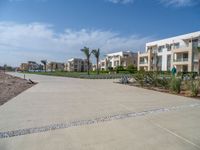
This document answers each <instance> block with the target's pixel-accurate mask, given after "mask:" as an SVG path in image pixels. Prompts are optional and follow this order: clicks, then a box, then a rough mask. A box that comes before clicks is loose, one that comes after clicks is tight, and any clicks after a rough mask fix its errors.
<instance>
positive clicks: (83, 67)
mask: <svg viewBox="0 0 200 150" xmlns="http://www.w3.org/2000/svg"><path fill="white" fill-rule="evenodd" d="M89 68H90V70H91V69H92V64H91V63H90V66H89ZM87 69H88V64H87V60H86V59H81V58H72V59H69V60H68V61H67V63H66V64H65V71H69V72H84V71H87Z"/></svg>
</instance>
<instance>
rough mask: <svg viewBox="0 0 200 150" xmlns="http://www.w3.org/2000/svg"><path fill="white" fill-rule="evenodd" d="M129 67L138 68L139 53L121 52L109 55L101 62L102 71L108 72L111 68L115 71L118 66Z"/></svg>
mask: <svg viewBox="0 0 200 150" xmlns="http://www.w3.org/2000/svg"><path fill="white" fill-rule="evenodd" d="M129 65H135V66H137V53H133V52H131V51H120V52H116V53H110V54H107V55H106V58H105V59H102V60H100V67H101V70H108V69H109V68H113V69H115V68H116V67H117V66H123V67H124V68H126V67H128V66H129Z"/></svg>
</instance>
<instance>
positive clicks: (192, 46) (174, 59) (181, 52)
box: [138, 31, 200, 73]
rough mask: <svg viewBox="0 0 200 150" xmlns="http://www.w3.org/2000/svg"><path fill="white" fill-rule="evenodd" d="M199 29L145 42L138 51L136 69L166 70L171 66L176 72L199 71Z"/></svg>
mask: <svg viewBox="0 0 200 150" xmlns="http://www.w3.org/2000/svg"><path fill="white" fill-rule="evenodd" d="M197 47H200V31H198V32H193V33H189V34H185V35H180V36H176V37H171V38H167V39H163V40H159V41H154V42H150V43H147V44H146V51H145V52H144V53H140V52H138V70H141V69H143V70H147V71H167V70H171V69H172V67H173V66H175V67H176V68H177V71H178V72H190V71H194V72H198V73H199V71H200V65H199V61H200V54H199V51H198V48H197Z"/></svg>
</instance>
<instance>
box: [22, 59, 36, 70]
mask: <svg viewBox="0 0 200 150" xmlns="http://www.w3.org/2000/svg"><path fill="white" fill-rule="evenodd" d="M20 70H21V71H34V70H40V65H39V64H38V63H36V62H35V61H28V62H27V63H21V65H20Z"/></svg>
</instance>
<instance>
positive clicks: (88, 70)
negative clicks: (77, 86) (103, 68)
mask: <svg viewBox="0 0 200 150" xmlns="http://www.w3.org/2000/svg"><path fill="white" fill-rule="evenodd" d="M87 63H88V66H87V67H88V68H87V73H88V75H90V60H89V59H88V61H87Z"/></svg>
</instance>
